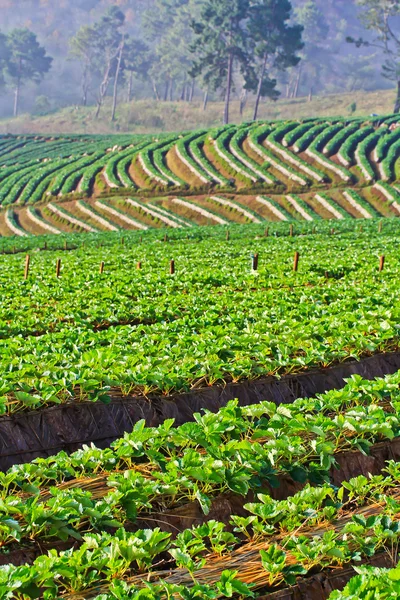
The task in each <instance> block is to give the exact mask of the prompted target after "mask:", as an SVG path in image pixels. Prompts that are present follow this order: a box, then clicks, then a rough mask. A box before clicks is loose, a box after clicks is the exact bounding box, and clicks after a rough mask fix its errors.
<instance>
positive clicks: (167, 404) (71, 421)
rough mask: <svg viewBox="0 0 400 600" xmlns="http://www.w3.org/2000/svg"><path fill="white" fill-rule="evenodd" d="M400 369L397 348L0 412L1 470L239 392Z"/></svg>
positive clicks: (280, 394) (244, 396) (183, 414)
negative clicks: (236, 379) (231, 378)
mask: <svg viewBox="0 0 400 600" xmlns="http://www.w3.org/2000/svg"><path fill="white" fill-rule="evenodd" d="M398 370H400V352H396V353H388V354H377V355H375V356H372V357H369V358H366V359H363V360H360V361H346V362H344V363H341V364H339V365H335V366H333V367H330V368H327V369H318V370H314V371H309V372H306V373H301V374H298V375H287V376H284V377H282V378H281V379H277V378H276V377H265V378H261V379H257V380H255V381H244V382H241V383H229V384H227V385H226V386H225V387H222V386H212V387H206V388H202V389H197V390H193V391H190V392H188V393H185V394H176V395H172V396H157V397H152V398H148V399H147V398H144V397H140V396H126V397H122V396H121V395H118V392H115V395H114V396H113V400H112V402H111V403H110V404H103V403H101V402H96V403H92V402H75V403H74V402H72V403H68V404H62V405H58V406H54V407H50V408H43V409H41V410H37V411H30V412H23V413H18V414H15V415H11V416H5V417H1V418H0V470H6V469H8V468H9V467H10V466H12V465H13V464H16V463H23V462H29V461H31V460H33V459H34V458H37V457H46V456H50V455H52V454H56V453H57V452H59V451H61V450H66V451H68V452H72V451H74V450H76V449H78V448H80V447H81V446H82V445H83V444H89V443H91V442H93V443H95V444H96V445H97V446H99V447H106V446H108V445H109V444H110V443H111V442H112V441H114V440H115V439H117V438H119V437H122V436H123V435H124V433H125V432H127V431H128V432H129V431H132V428H133V426H134V424H135V423H136V422H137V421H139V420H140V419H145V421H146V423H147V425H151V426H157V425H159V424H161V423H162V422H163V421H164V420H165V419H170V418H174V419H175V422H176V424H177V425H180V424H182V423H184V422H187V421H190V420H192V419H193V414H194V413H196V412H201V410H202V409H208V410H211V411H218V410H219V409H220V408H221V407H222V406H224V405H225V404H226V403H227V402H228V401H229V400H232V399H234V398H238V400H239V403H240V404H241V405H242V406H245V405H249V404H257V403H258V402H260V401H262V400H270V401H274V402H276V404H290V403H291V402H293V401H294V400H295V399H296V398H306V397H313V396H315V394H319V393H323V392H326V391H328V390H331V389H340V388H342V387H343V386H344V384H345V381H344V380H345V379H346V378H348V377H350V376H351V375H352V374H358V375H361V376H362V377H364V378H366V379H372V378H374V377H382V376H384V375H388V374H392V373H395V372H396V371H398Z"/></svg>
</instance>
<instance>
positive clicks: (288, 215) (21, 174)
mask: <svg viewBox="0 0 400 600" xmlns="http://www.w3.org/2000/svg"><path fill="white" fill-rule="evenodd" d="M397 121H398V117H397V116H388V117H379V118H378V117H374V118H371V119H370V120H368V121H365V120H362V119H343V118H340V119H339V118H338V119H330V120H321V119H306V120H305V121H285V122H282V121H277V122H268V123H263V122H257V123H250V124H242V125H229V126H225V127H219V128H215V129H211V130H199V131H196V132H190V133H185V132H184V133H180V134H169V133H168V134H160V135H158V136H157V137H156V136H145V135H142V136H140V135H135V136H132V135H128V134H121V135H115V136H85V135H78V136H67V135H64V136H58V137H47V138H46V137H40V136H2V137H1V138H0V206H1V209H0V234H1V235H2V236H10V235H14V236H20V237H24V236H28V235H40V234H46V233H58V234H62V233H72V232H80V233H83V232H91V231H114V230H116V229H132V230H136V229H146V228H161V227H172V228H180V227H193V226H196V225H218V224H224V223H231V222H233V223H248V222H252V221H253V222H257V221H284V220H291V221H304V220H305V221H312V220H318V219H321V218H322V219H330V220H341V219H344V218H363V219H370V218H373V217H375V216H382V217H396V216H397V217H398V216H399V215H400V184H398V180H399V158H400V133H399V131H400V130H399V129H398V128H397ZM132 202H133V203H134V204H132ZM182 202H184V204H182Z"/></svg>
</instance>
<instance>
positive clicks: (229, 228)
mask: <svg viewBox="0 0 400 600" xmlns="http://www.w3.org/2000/svg"><path fill="white" fill-rule="evenodd" d="M397 120H398V117H393V116H388V117H385V118H379V119H378V118H376V119H375V118H373V119H370V120H369V121H368V122H365V121H363V120H359V119H353V120H349V119H333V118H332V119H330V120H329V121H328V120H321V119H309V120H305V121H303V122H295V121H290V122H276V123H263V122H259V123H256V124H254V123H253V124H245V125H241V126H227V127H223V128H219V129H215V130H208V131H206V130H204V131H197V132H194V133H183V134H179V135H176V134H163V135H160V136H158V137H155V136H128V135H120V136H114V137H113V136H97V137H95V136H59V137H56V138H44V137H39V136H22V137H13V136H3V137H2V138H1V139H0V204H1V208H0V234H1V238H0V287H1V292H2V302H1V303H0V481H1V483H0V599H2V598H4V599H14V598H15V599H17V600H30V599H32V600H33V599H36V598H43V600H50V599H65V600H67V599H68V600H83V599H87V600H91V599H96V600H125V599H135V600H172V599H181V600H194V599H217V598H236V599H237V600H239V599H240V598H242V599H245V598H256V599H258V600H300V599H301V600H322V599H328V598H330V600H353V599H354V598H355V597H356V595H357V598H359V599H360V600H361V599H362V598H365V599H368V600H371V599H372V598H374V596H373V595H371V594H372V593H373V592H374V590H376V589H377V586H378V588H379V593H380V594H382V596H381V597H382V598H384V599H386V598H395V597H397V596H398V597H400V592H399V583H398V582H399V571H398V567H397V563H398V545H399V542H400V517H399V515H400V466H399V465H400V463H399V459H400V348H399V346H400V335H399V328H400V303H399V300H398V298H399V281H400V253H399V239H400V220H399V219H398V218H396V217H398V216H399V215H400V178H399V159H400V129H396V128H393V127H391V126H392V125H394V124H397ZM211 225H212V227H211ZM371 569H373V570H371ZM352 578H353V579H352ZM374 586H375V587H374ZM384 594H386V595H384ZM396 594H397V596H396Z"/></svg>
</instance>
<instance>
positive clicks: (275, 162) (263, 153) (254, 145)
mask: <svg viewBox="0 0 400 600" xmlns="http://www.w3.org/2000/svg"><path fill="white" fill-rule="evenodd" d="M270 131H271V130H270V128H269V127H268V126H267V127H265V126H262V127H261V128H258V129H255V130H254V131H253V133H252V134H251V135H250V137H249V146H250V148H251V149H252V150H253V152H256V154H258V155H259V156H260V157H261V158H263V159H264V160H266V162H267V163H268V165H272V166H273V167H274V168H275V169H276V170H277V171H279V172H280V173H282V175H284V176H285V177H287V178H288V179H292V180H293V181H295V182H296V183H299V184H300V185H303V186H306V185H308V183H309V181H308V180H307V179H306V178H305V177H301V176H300V175H299V174H298V172H297V171H296V170H295V169H293V168H292V167H291V166H290V165H286V164H285V163H283V162H282V161H281V160H280V159H279V158H278V157H277V156H275V155H274V154H273V153H272V152H271V151H270V150H268V149H267V148H266V147H265V146H264V145H263V144H262V143H261V140H263V139H265V135H267V136H268V134H269V132H270ZM267 142H268V137H267V138H266V139H265V143H267ZM270 143H271V144H272V145H273V146H274V144H273V143H272V142H270ZM282 151H284V148H282ZM296 160H297V159H296Z"/></svg>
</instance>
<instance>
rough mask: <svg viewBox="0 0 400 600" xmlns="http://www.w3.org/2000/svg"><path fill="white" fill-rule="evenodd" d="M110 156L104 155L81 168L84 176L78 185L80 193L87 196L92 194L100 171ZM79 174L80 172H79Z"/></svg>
mask: <svg viewBox="0 0 400 600" xmlns="http://www.w3.org/2000/svg"><path fill="white" fill-rule="evenodd" d="M107 161H108V156H107V155H106V156H102V157H101V158H99V159H98V160H96V161H95V162H94V163H92V164H91V165H90V166H88V167H86V168H85V169H83V170H81V175H82V178H81V180H80V182H79V185H78V190H77V191H79V192H80V193H82V194H85V195H86V196H90V193H91V191H92V189H93V185H94V182H95V180H96V176H97V174H98V173H100V172H101V171H102V170H103V168H104V166H105V165H106V164H107ZM77 175H78V173H77Z"/></svg>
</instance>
